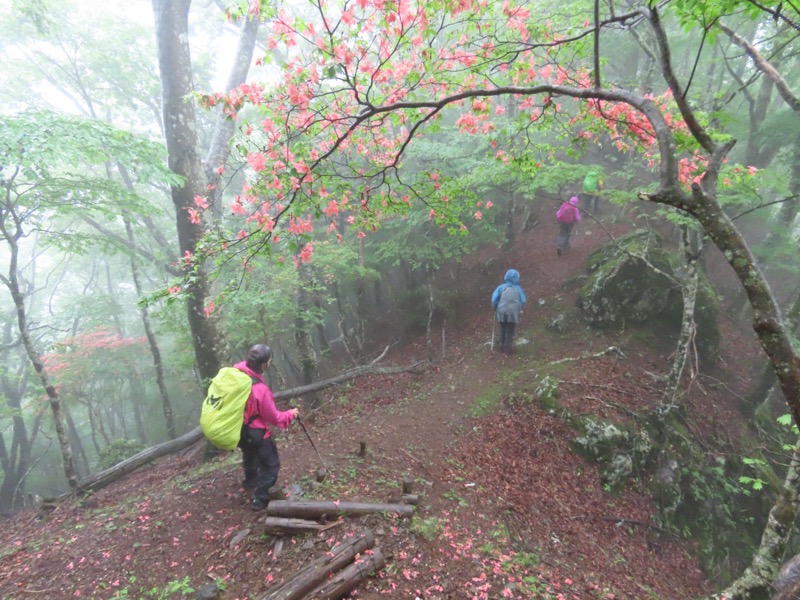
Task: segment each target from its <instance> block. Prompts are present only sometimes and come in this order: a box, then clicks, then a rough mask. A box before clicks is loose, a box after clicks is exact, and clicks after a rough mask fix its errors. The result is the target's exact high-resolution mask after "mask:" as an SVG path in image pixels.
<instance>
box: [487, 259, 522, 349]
mask: <svg viewBox="0 0 800 600" xmlns="http://www.w3.org/2000/svg"><path fill="white" fill-rule="evenodd" d="M525 301H526V298H525V292H523V291H522V288H521V287H520V285H519V271H517V270H516V269H509V270H508V271H506V276H505V283H501V284H500V285H499V286H497V289H496V290H495V291H494V293H493V294H492V308H493V309H495V315H496V318H497V322H498V323H500V351H501V352H503V353H504V354H511V352H512V350H513V347H514V330H515V329H516V327H517V323H519V315H520V313H521V312H522V310H523V309H524V308H525Z"/></svg>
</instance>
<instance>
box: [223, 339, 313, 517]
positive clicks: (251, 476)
mask: <svg viewBox="0 0 800 600" xmlns="http://www.w3.org/2000/svg"><path fill="white" fill-rule="evenodd" d="M271 362H272V350H270V348H269V346H267V345H265V344H256V345H255V346H253V347H252V348H250V351H249V352H248V353H247V360H244V361H242V362H240V363H237V364H235V365H233V366H234V367H235V368H237V369H239V370H240V371H243V372H245V373H247V374H248V375H250V376H251V377H255V378H256V380H257V382H256V381H254V383H253V388H252V390H251V391H250V397H249V398H248V399H247V404H246V405H245V408H244V422H243V423H242V435H241V438H240V440H239V448H241V449H242V467H243V468H244V482H243V483H242V486H243V487H244V488H245V489H252V490H253V502H252V504H251V508H252V509H253V510H264V509H265V508H266V507H267V504H269V489H270V488H271V487H272V486H273V485H275V482H276V481H278V472H279V471H280V469H281V461H280V459H279V457H278V447H277V446H276V445H275V440H273V439H272V436H271V435H270V431H269V426H270V425H275V426H276V427H280V428H281V429H286V428H287V427H289V425H290V424H291V422H292V421H294V420H295V419H296V418H297V416H298V414H299V413H300V411H299V410H298V409H297V408H292V409H290V410H285V411H281V410H278V409H277V407H276V406H275V397H274V396H273V395H272V390H270V389H269V387H267V384H266V383H264V376H263V374H264V372H265V371H266V370H267V367H269V364H270V363H271Z"/></svg>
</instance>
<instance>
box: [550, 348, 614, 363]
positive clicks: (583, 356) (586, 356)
mask: <svg viewBox="0 0 800 600" xmlns="http://www.w3.org/2000/svg"><path fill="white" fill-rule="evenodd" d="M606 354H616V355H617V358H625V354H623V352H622V350H621V349H620V348H618V347H617V346H609V347H608V348H606V349H605V350H603V351H602V352H596V353H594V354H581V355H580V356H570V357H568V358H562V359H561V360H554V361H553V362H549V363H547V364H548V365H560V364H561V363H565V362H575V361H578V360H587V359H589V358H600V357H601V356H605V355H606Z"/></svg>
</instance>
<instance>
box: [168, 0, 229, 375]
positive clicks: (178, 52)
mask: <svg viewBox="0 0 800 600" xmlns="http://www.w3.org/2000/svg"><path fill="white" fill-rule="evenodd" d="M190 5H191V1H190V0H153V14H154V16H155V24H156V42H157V46H158V66H159V70H160V73H161V97H162V114H163V127H164V138H165V140H166V144H167V152H168V154H169V168H170V169H171V170H172V171H174V172H175V173H177V174H178V175H180V176H181V177H183V178H184V183H183V186H180V187H179V186H177V185H175V186H173V187H172V190H171V194H172V203H173V205H174V206H175V220H176V225H177V231H178V243H179V246H180V254H181V260H184V259H186V260H197V262H196V263H195V264H194V266H193V267H185V268H184V271H185V275H186V276H187V277H186V281H185V285H186V289H185V290H184V291H185V292H186V294H187V304H186V310H187V316H188V321H189V328H190V330H191V333H192V346H193V348H194V355H195V361H196V363H197V369H198V371H199V374H200V377H201V379H202V380H203V381H204V382H205V381H208V380H210V379H211V378H212V377H214V375H216V374H217V372H218V371H219V369H220V368H221V367H222V366H223V359H226V358H227V343H226V342H225V339H224V337H223V335H222V332H221V331H220V329H219V327H218V323H217V321H216V319H215V318H214V317H213V316H212V317H206V315H205V313H204V308H205V303H206V300H207V299H208V298H209V297H210V295H211V294H210V282H209V279H208V275H207V273H206V270H205V267H204V265H203V264H202V257H197V258H195V252H196V249H197V244H198V242H199V241H200V239H201V238H202V236H203V229H202V226H201V225H200V224H195V223H192V222H191V221H190V220H189V213H188V209H190V208H196V204H195V200H194V199H195V197H201V198H202V197H205V195H206V189H205V179H204V177H203V171H202V167H201V162H200V157H199V155H198V139H197V121H196V119H195V109H194V104H193V102H192V100H191V97H192V93H193V92H194V86H193V83H192V63H191V57H190V54H189V22H188V17H189V15H188V13H189V6H190ZM190 268H191V269H192V270H191V271H190V270H189V269H190Z"/></svg>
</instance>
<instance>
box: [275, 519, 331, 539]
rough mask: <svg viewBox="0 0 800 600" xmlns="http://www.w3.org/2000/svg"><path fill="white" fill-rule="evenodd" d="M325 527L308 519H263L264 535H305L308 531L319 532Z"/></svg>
mask: <svg viewBox="0 0 800 600" xmlns="http://www.w3.org/2000/svg"><path fill="white" fill-rule="evenodd" d="M323 527H325V526H324V525H323V524H322V523H318V522H317V521H309V520H308V519H287V518H283V517H267V518H266V519H264V533H271V534H273V535H292V534H297V533H306V532H309V531H319V530H320V529H322V528H323Z"/></svg>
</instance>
